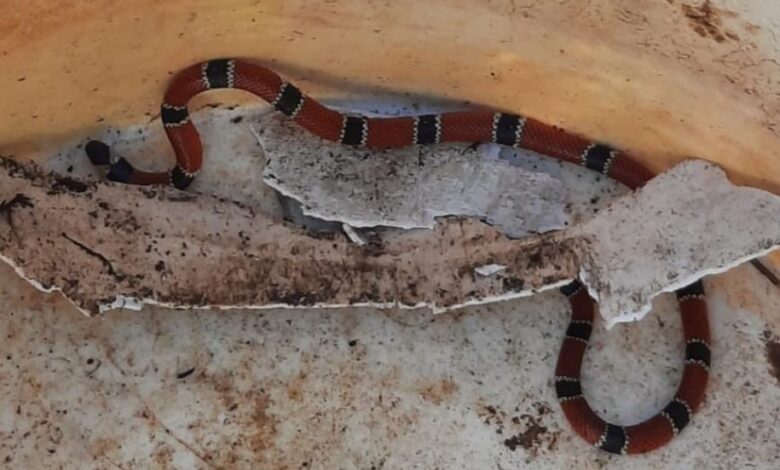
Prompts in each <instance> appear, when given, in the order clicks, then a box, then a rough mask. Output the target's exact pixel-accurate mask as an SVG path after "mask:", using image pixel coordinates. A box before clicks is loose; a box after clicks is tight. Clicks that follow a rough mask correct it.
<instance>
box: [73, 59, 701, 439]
mask: <svg viewBox="0 0 780 470" xmlns="http://www.w3.org/2000/svg"><path fill="white" fill-rule="evenodd" d="M219 88H237V89H241V90H246V91H248V92H250V93H253V94H255V95H257V96H259V97H260V98H262V99H264V100H265V101H267V102H269V103H270V104H271V105H273V106H274V107H275V108H276V109H277V110H278V111H280V112H282V113H284V114H285V115H287V116H288V117H290V118H291V119H294V120H295V122H297V123H298V124H299V125H301V126H302V127H304V128H305V129H307V130H309V131H311V132H312V133H314V134H316V135H318V136H320V137H321V138H323V139H326V140H329V141H333V142H341V143H343V144H346V145H353V146H364V147H368V148H375V149H383V148H396V147H403V146H408V145H426V144H436V143H439V142H468V143H474V142H495V143H498V144H503V145H509V146H513V147H520V148H524V149H528V150H532V151H535V152H538V153H540V154H542V155H546V156H549V157H553V158H556V159H559V160H562V161H565V162H569V163H574V164H579V165H584V166H586V167H588V168H590V169H592V170H594V171H597V172H599V173H602V174H604V175H606V176H609V177H611V178H613V179H615V180H617V181H619V182H621V183H623V184H625V185H626V186H628V187H629V188H631V189H635V188H637V187H640V186H642V185H643V184H644V183H645V182H646V181H648V180H650V179H651V178H652V177H653V176H654V175H653V173H652V172H651V171H649V170H648V169H647V168H646V167H645V166H643V165H642V164H640V163H639V162H637V161H636V160H634V159H633V158H631V157H630V156H629V155H627V154H626V153H624V152H621V151H618V150H615V149H612V148H610V147H609V146H607V145H603V144H600V143H594V142H591V141H589V140H586V139H583V138H581V137H579V136H576V135H573V134H570V133H568V132H566V131H564V130H562V129H560V128H557V127H555V126H550V125H548V124H545V123H542V122H540V121H537V120H535V119H532V118H528V117H522V116H518V115H514V114H507V113H499V112H490V111H463V112H450V113H442V114H427V115H421V116H407V117H390V118H384V117H383V118H368V117H363V116H353V115H345V114H342V113H339V112H337V111H333V110H331V109H329V108H326V107H325V106H323V105H321V104H320V103H318V102H317V101H315V100H314V99H312V98H310V97H308V96H306V95H304V94H303V93H302V92H301V91H300V90H298V88H296V87H295V86H294V85H292V84H290V83H288V82H285V81H284V80H283V79H282V78H281V77H280V76H279V75H277V74H276V73H274V72H273V71H271V70H269V69H267V68H265V67H262V66H259V65H255V64H252V63H249V62H245V61H240V60H232V59H219V60H212V61H208V62H204V63H201V64H197V65H193V66H191V67H189V68H187V69H185V70H183V71H182V72H180V73H179V74H177V75H176V77H174V79H173V81H172V83H171V84H170V86H169V87H168V90H167V92H166V93H165V98H164V102H163V104H162V108H161V118H162V122H163V124H164V126H165V132H166V134H167V136H168V138H169V140H170V142H171V144H172V145H173V148H174V152H175V154H176V165H175V166H174V167H173V168H172V169H171V170H170V171H168V172H158V173H153V172H144V171H139V170H136V169H135V168H133V166H132V165H130V163H129V162H127V161H126V160H124V159H119V160H118V161H114V162H112V161H111V159H110V155H109V149H108V147H107V146H105V144H102V143H101V142H98V141H92V142H90V143H89V144H88V145H87V147H86V151H87V154H88V155H89V157H90V159H91V160H92V162H93V163H95V164H97V165H110V170H109V173H108V177H109V178H110V179H112V180H115V181H120V182H125V183H130V184H141V185H147V184H171V185H173V186H175V187H177V188H179V189H185V188H187V187H188V186H189V185H190V183H192V181H193V179H194V178H195V175H196V174H197V173H198V171H199V170H200V168H201V166H202V164H203V149H202V146H201V141H200V136H199V134H198V131H197V129H196V128H195V126H194V125H193V124H192V121H191V120H190V116H189V112H188V110H187V103H188V102H189V100H190V99H191V98H192V97H193V96H195V95H197V94H199V93H202V92H204V91H207V90H211V89H219ZM561 291H562V292H563V293H564V294H565V295H566V296H567V297H568V298H569V302H570V304H571V309H572V319H571V322H570V324H569V326H568V329H567V331H566V335H565V338H564V340H563V345H562V347H561V351H560V355H559V357H558V364H557V366H556V369H555V388H556V392H557V395H558V399H559V401H560V403H561V407H562V409H563V411H564V414H565V416H566V419H567V420H568V421H569V423H570V424H571V426H572V428H574V430H575V431H576V432H577V433H578V434H579V435H580V436H581V437H582V438H583V439H585V440H586V441H587V442H588V443H590V444H592V445H594V446H596V447H598V448H600V449H602V450H604V451H607V452H611V453H617V454H636V453H643V452H648V451H651V450H653V449H656V448H658V447H661V446H663V445H664V444H666V443H667V442H669V441H670V440H671V439H672V438H673V437H675V436H676V435H677V434H678V433H679V432H680V431H682V429H683V428H684V427H685V426H686V425H687V424H688V422H689V421H690V419H691V417H692V415H693V414H694V413H695V412H696V411H697V409H698V408H699V406H700V405H701V404H702V402H703V401H704V395H705V389H706V386H707V379H708V375H709V365H710V349H709V342H710V336H709V324H708V319H707V305H706V302H705V300H704V289H703V286H702V284H701V282H697V283H695V284H693V285H690V286H688V287H686V288H684V289H681V290H679V291H678V292H677V297H678V300H679V304H680V314H681V316H682V321H683V330H684V336H685V342H686V346H685V368H684V371H683V377H682V380H681V382H680V386H679V388H678V390H677V393H676V395H675V397H674V399H673V400H672V401H671V402H670V403H669V404H668V405H667V406H666V407H665V408H664V409H663V410H662V411H661V412H659V413H658V414H657V415H655V416H653V417H651V418H650V419H648V420H646V421H643V422H641V423H639V424H636V425H633V426H626V427H624V426H618V425H613V424H610V423H606V422H604V421H603V420H602V419H601V418H599V417H598V416H597V415H596V413H595V412H594V411H593V410H592V409H591V408H590V406H589V405H588V403H587V401H586V400H585V398H584V397H583V395H582V389H581V386H580V368H581V365H582V359H583V357H584V354H585V350H586V348H587V344H588V340H589V338H590V333H591V330H592V326H593V318H594V303H593V302H592V301H591V299H590V297H589V296H588V294H587V292H586V290H585V289H584V288H583V287H582V285H581V284H580V283H579V282H576V281H575V282H573V283H572V284H570V285H568V286H566V287H564V288H562V289H561Z"/></svg>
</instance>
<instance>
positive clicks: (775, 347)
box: [764, 330, 780, 386]
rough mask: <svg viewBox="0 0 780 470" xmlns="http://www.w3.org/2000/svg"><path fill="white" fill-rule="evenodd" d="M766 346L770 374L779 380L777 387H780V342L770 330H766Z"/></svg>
mask: <svg viewBox="0 0 780 470" xmlns="http://www.w3.org/2000/svg"><path fill="white" fill-rule="evenodd" d="M764 345H765V346H766V359H767V362H769V372H770V373H771V374H772V375H773V376H774V377H775V379H777V385H778V386H780V340H779V339H778V338H777V336H775V335H773V334H772V332H771V331H770V330H765V331H764Z"/></svg>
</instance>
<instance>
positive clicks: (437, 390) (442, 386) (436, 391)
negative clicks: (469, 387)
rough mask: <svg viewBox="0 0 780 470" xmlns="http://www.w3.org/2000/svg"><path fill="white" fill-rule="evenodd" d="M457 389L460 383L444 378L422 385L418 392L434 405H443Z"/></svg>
mask: <svg viewBox="0 0 780 470" xmlns="http://www.w3.org/2000/svg"><path fill="white" fill-rule="evenodd" d="M457 391H458V384H456V383H455V382H453V381H452V380H450V379H443V380H438V381H436V382H433V383H431V384H428V385H425V386H423V387H421V388H420V389H419V390H418V393H419V394H420V396H421V397H422V399H423V400H425V401H427V402H430V403H433V404H434V405H441V404H442V403H443V402H445V401H447V400H449V399H450V398H452V395H453V394H455V392H457Z"/></svg>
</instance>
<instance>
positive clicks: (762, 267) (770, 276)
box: [750, 259, 780, 287]
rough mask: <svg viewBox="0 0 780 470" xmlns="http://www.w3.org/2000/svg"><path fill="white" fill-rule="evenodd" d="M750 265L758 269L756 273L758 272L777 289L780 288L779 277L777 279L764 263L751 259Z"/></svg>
mask: <svg viewBox="0 0 780 470" xmlns="http://www.w3.org/2000/svg"><path fill="white" fill-rule="evenodd" d="M750 263H751V264H752V265H753V266H755V268H756V269H758V272H760V273H761V274H762V275H763V276H764V277H766V278H767V279H769V282H771V283H772V284H774V285H775V286H777V287H780V277H777V274H775V273H774V272H772V270H771V269H769V268H768V267H766V266H765V265H764V263H762V262H761V261H759V260H758V259H752V260H750Z"/></svg>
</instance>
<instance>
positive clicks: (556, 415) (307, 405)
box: [0, 265, 780, 470]
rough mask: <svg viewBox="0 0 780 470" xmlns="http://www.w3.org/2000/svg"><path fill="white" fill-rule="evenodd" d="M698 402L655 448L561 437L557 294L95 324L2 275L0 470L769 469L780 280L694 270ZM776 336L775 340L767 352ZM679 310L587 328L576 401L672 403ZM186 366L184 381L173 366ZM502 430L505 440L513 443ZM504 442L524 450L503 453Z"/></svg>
mask: <svg viewBox="0 0 780 470" xmlns="http://www.w3.org/2000/svg"><path fill="white" fill-rule="evenodd" d="M706 285H707V287H708V289H709V291H710V292H711V293H712V294H711V295H710V297H709V300H708V302H709V305H710V307H711V309H712V318H711V320H712V324H713V337H714V341H713V368H712V376H711V377H712V378H711V385H710V388H709V393H708V398H707V402H706V404H705V405H704V407H703V409H702V411H701V412H700V413H699V414H698V415H697V416H696V417H695V418H694V420H693V421H692V423H691V424H690V425H689V426H688V428H687V429H686V430H685V431H684V433H683V434H682V435H681V436H680V437H679V438H678V439H676V440H674V441H673V442H672V443H671V444H670V445H669V446H667V447H665V448H663V449H661V450H660V451H658V452H655V453H652V454H649V455H646V456H640V457H622V458H621V457H612V456H608V455H605V454H603V453H600V452H598V451H596V450H593V449H591V448H590V447H588V446H587V445H585V444H584V443H583V442H582V441H581V440H580V439H579V438H578V437H577V436H575V435H574V434H573V433H572V432H571V431H570V430H569V428H568V425H567V424H566V422H565V421H564V420H563V418H562V415H561V413H560V412H559V409H558V405H557V403H556V400H555V392H554V388H553V381H552V376H553V367H554V364H555V359H556V355H557V349H558V347H559V346H560V341H561V338H562V335H563V331H564V327H565V325H566V322H567V320H568V312H567V307H566V303H565V301H564V300H563V299H562V298H561V296H560V295H559V294H556V293H548V294H542V295H539V296H536V297H532V298H527V299H522V300H517V301H511V302H506V303H501V304H494V305H491V306H484V307H474V308H469V309H464V310H463V311H461V312H458V313H454V314H445V315H440V316H437V317H435V318H434V317H431V316H430V315H428V314H426V313H425V312H422V311H419V312H398V311H379V310H372V309H345V310H330V311H319V312H318V311H305V312H304V311H290V310H279V311H268V312H257V311H227V312H215V311H197V312H196V311H169V310H163V309H156V308H147V309H145V310H144V311H142V312H129V311H126V312H114V313H111V314H108V315H107V316H106V317H105V318H97V319H90V318H86V317H84V316H83V315H81V314H80V313H78V312H76V311H75V310H74V309H73V308H72V307H71V306H70V304H68V303H67V302H66V301H64V300H62V299H61V298H60V297H58V296H57V295H46V294H42V293H40V292H38V291H36V290H35V289H33V288H32V287H31V286H29V285H28V284H27V283H25V282H24V281H22V280H21V279H19V278H17V277H16V275H15V274H14V273H13V271H12V270H11V269H10V268H9V267H7V266H1V267H0V305H1V306H2V308H1V313H2V314H1V315H0V336H1V337H2V338H3V341H2V342H0V462H3V463H4V464H3V467H4V468H24V469H27V468H79V469H82V468H122V469H131V468H204V469H212V468H261V469H285V468H287V469H300V468H308V469H333V468H344V469H353V468H354V469H369V468H375V469H380V468H381V469H385V470H390V469H393V470H394V469H410V468H425V469H435V468H439V469H474V468H489V469H492V468H495V469H512V468H567V467H573V468H630V469H633V468H713V469H732V468H759V469H773V468H777V467H778V465H780V457H779V456H780V427H778V420H780V409H778V407H777V403H778V402H780V401H779V400H780V369H778V368H780V363H778V362H775V363H774V364H772V363H770V362H769V361H768V354H769V351H770V349H771V348H774V351H775V353H774V354H775V361H778V359H777V356H778V355H780V316H779V315H778V312H780V290H779V289H777V288H776V287H774V286H772V285H771V284H770V283H769V282H768V281H767V280H766V279H765V278H764V277H762V276H760V275H759V274H758V273H757V272H756V271H755V270H754V269H753V267H752V266H749V265H747V266H744V267H740V268H738V269H735V270H733V271H731V272H729V273H727V274H723V275H720V276H717V277H714V278H710V279H707V281H706ZM772 345H774V346H772ZM682 348H683V344H682V338H681V332H680V322H679V318H678V316H677V313H676V308H675V303H674V302H673V301H672V300H671V299H670V298H669V297H668V296H664V297H663V298H661V299H659V301H657V302H656V309H655V311H654V312H653V313H652V314H651V316H649V317H647V318H646V319H645V320H643V321H640V322H637V323H633V324H627V325H618V326H617V327H615V328H614V329H613V330H611V331H607V330H604V329H603V328H596V330H595V334H594V340H593V344H592V347H591V349H590V350H589V353H588V355H587V357H586V361H585V372H584V379H583V380H584V384H585V386H586V393H587V396H588V399H589V400H591V402H592V403H593V405H594V408H595V409H596V410H597V411H598V412H599V413H603V414H604V416H605V417H607V418H610V419H614V420H617V421H619V422H623V423H631V422H634V421H636V420H640V419H643V418H645V417H647V416H649V415H651V414H653V413H654V412H655V411H656V410H657V409H658V408H659V407H660V406H662V405H663V404H664V403H665V401H666V400H668V399H669V398H670V396H671V395H672V394H673V391H674V388H675V386H676V382H677V380H678V379H679V377H680V373H681V370H682V369H681V367H682ZM190 370H192V372H191V373H190V374H189V375H187V376H186V377H182V378H178V375H184V374H185V373H186V372H188V371H190ZM513 438H514V439H513ZM514 442H517V443H518V444H517V445H514Z"/></svg>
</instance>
